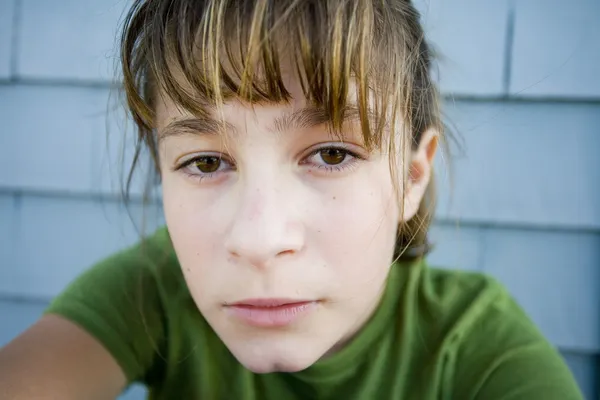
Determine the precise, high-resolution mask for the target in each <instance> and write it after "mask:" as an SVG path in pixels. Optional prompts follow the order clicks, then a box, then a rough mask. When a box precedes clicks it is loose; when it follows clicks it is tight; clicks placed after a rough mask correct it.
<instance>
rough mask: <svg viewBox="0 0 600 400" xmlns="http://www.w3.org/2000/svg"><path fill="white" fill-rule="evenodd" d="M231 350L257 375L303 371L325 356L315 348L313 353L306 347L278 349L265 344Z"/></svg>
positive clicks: (272, 345) (241, 362) (272, 344)
mask: <svg viewBox="0 0 600 400" xmlns="http://www.w3.org/2000/svg"><path fill="white" fill-rule="evenodd" d="M235 347H237V346H235ZM244 347H245V348H244ZM230 350H231V351H232V353H233V355H234V357H235V358H236V359H237V360H238V361H239V362H240V364H242V365H243V366H244V367H245V368H246V369H248V370H250V371H252V372H253V373H256V374H268V373H272V372H298V371H302V370H304V369H306V368H308V367H310V366H311V365H313V364H314V363H315V362H317V361H318V360H319V359H320V358H321V357H322V356H323V354H322V353H321V352H315V351H314V348H313V351H306V346H284V347H283V348H281V347H280V348H278V346H276V344H275V343H271V344H268V343H265V344H263V345H262V346H256V347H250V346H248V345H247V344H246V346H243V347H242V348H239V347H237V348H231V349H230Z"/></svg>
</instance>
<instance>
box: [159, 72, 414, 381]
mask: <svg viewBox="0 0 600 400" xmlns="http://www.w3.org/2000/svg"><path fill="white" fill-rule="evenodd" d="M287 85H288V86H287V87H288V90H290V92H291V94H292V96H293V99H294V100H293V101H291V102H290V103H289V104H284V105H253V106H251V105H248V104H242V103H239V102H235V101H233V102H230V103H227V104H226V105H225V107H224V108H223V110H222V114H221V116H222V117H223V118H224V120H225V122H226V123H225V124H224V125H223V124H221V125H219V124H218V123H216V122H215V121H216V120H218V118H216V117H217V115H216V114H213V117H214V120H215V121H209V120H207V121H203V120H198V119H195V118H193V117H192V115H191V114H189V113H186V112H184V111H181V110H180V109H179V108H178V107H176V106H175V105H174V103H172V102H170V101H169V100H164V99H163V100H162V101H160V102H159V103H158V104H157V118H158V120H157V121H158V134H159V137H160V139H159V140H160V163H161V170H162V187H163V200H164V210H165V216H166V221H167V226H168V228H169V232H170V235H171V239H172V241H173V244H174V247H175V251H176V253H177V256H178V259H179V262H180V264H181V267H182V270H183V274H184V276H185V279H186V282H187V285H188V287H189V290H190V293H191V295H192V297H193V298H194V301H195V303H196V304H197V306H198V308H199V310H200V311H201V313H202V315H203V316H204V318H205V319H206V320H207V321H208V323H209V324H210V325H211V326H212V328H213V329H214V330H215V332H216V333H217V334H218V335H219V337H220V338H221V339H222V340H223V342H224V343H225V344H226V345H227V347H228V348H229V349H230V351H231V352H232V353H233V355H234V356H235V357H236V358H237V359H238V360H239V361H240V362H241V363H242V364H243V365H245V366H246V367H247V368H248V369H250V370H252V371H254V372H259V373H264V372H272V371H298V370H302V369H304V368H306V367H308V366H310V365H311V364H312V363H314V362H315V361H317V360H318V359H320V358H321V357H323V356H325V355H327V354H328V353H331V352H334V351H335V350H336V349H337V348H338V347H339V346H341V345H343V344H344V343H345V342H346V341H347V340H349V339H350V338H351V337H352V336H353V334H354V333H356V331H357V330H358V329H360V328H361V326H362V325H363V324H364V323H365V321H366V320H367V319H368V318H369V317H370V315H371V314H372V312H373V311H374V309H375V308H376V307H377V304H378V302H379V300H380V297H381V294H382V290H383V288H384V286H385V279H386V276H387V274H388V270H389V268H390V263H391V261H392V254H393V249H394V242H395V237H396V230H397V227H398V224H399V222H401V221H400V220H399V215H400V213H399V207H398V202H397V197H396V191H395V190H396V189H395V186H394V184H393V182H392V179H391V174H390V170H389V159H388V157H387V156H385V155H384V154H383V152H372V153H369V152H367V150H366V149H365V147H364V146H363V144H362V140H361V135H360V131H359V128H358V127H359V125H358V122H356V121H355V122H353V121H347V123H346V127H345V129H344V132H343V135H344V138H343V141H340V140H339V139H338V138H336V137H334V136H333V135H332V134H331V133H330V132H329V130H328V129H327V125H326V124H325V122H326V121H325V120H324V119H323V118H322V116H321V114H320V113H319V112H318V110H314V109H311V108H310V107H309V105H308V104H307V102H306V101H305V99H304V96H303V95H302V91H301V88H300V86H299V85H297V84H294V82H293V81H291V82H287ZM159 97H160V96H159ZM163 97H166V96H163ZM219 129H224V132H225V133H218V132H217V131H218V130H219ZM399 176H402V174H399ZM396 184H397V185H399V184H401V183H400V182H396ZM407 216H408V215H407Z"/></svg>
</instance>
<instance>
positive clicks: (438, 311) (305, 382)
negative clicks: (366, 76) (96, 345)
mask: <svg viewBox="0 0 600 400" xmlns="http://www.w3.org/2000/svg"><path fill="white" fill-rule="evenodd" d="M47 313H56V314H60V315H62V316H64V317H66V318H68V319H70V320H72V321H74V322H76V323H77V324H79V325H81V326H82V327H83V328H84V329H86V330H87V331H88V332H90V333H91V334H92V335H94V336H95V337H96V338H97V339H98V340H99V341H100V342H101V343H103V345H104V346H105V347H106V349H107V350H108V351H109V352H110V353H111V354H112V355H113V356H114V358H115V359H116V360H117V361H118V362H119V364H120V365H121V367H122V368H123V370H124V372H125V374H126V376H127V378H128V380H129V381H130V382H134V381H138V382H143V383H145V384H146V385H147V386H148V387H149V391H150V398H151V399H208V400H212V399H241V400H251V399H272V400H282V399H286V400H293V399H485V400H496V399H512V400H517V399H527V400H531V399H544V400H552V399H560V400H566V399H581V398H582V395H581V394H580V392H579V390H578V388H577V386H576V383H575V381H574V379H573V377H572V375H571V373H570V371H569V370H568V368H567V367H566V365H565V364H564V362H563V360H562V358H561V357H560V355H559V353H558V352H557V351H556V350H555V349H554V348H553V347H552V346H551V345H550V344H549V343H548V342H547V341H546V340H545V339H544V337H543V336H542V335H541V334H540V332H539V331H538V329H537V328H536V327H535V326H534V324H533V323H532V322H531V321H530V320H529V318H528V317H527V316H526V315H525V313H524V312H523V311H522V310H521V308H520V307H519V306H518V305H517V304H516V303H515V301H514V300H513V299H512V298H511V296H510V295H509V294H508V293H507V291H506V290H505V289H504V288H503V287H502V286H501V285H500V284H499V283H498V282H496V281H495V280H494V279H492V278H489V277H486V276H484V275H481V274H476V273H468V272H453V271H445V270H436V269H432V268H429V267H427V266H426V265H425V263H414V264H412V265H402V264H396V265H394V267H393V268H392V271H391V273H390V276H389V278H388V285H387V288H386V292H385V295H384V298H383V299H382V302H381V305H380V307H379V308H378V310H377V311H376V313H375V315H374V316H373V317H372V319H371V320H370V321H369V322H368V323H367V325H366V326H365V327H364V329H363V330H362V331H361V332H359V334H358V335H357V336H356V338H355V339H354V340H353V341H351V342H350V343H349V344H348V345H347V346H346V347H345V348H344V349H342V350H341V351H339V352H338V353H336V354H334V355H333V356H331V357H330V358H327V359H325V360H322V361H319V362H317V363H316V364H315V365H313V366H311V367H310V368H308V369H306V370H304V371H301V372H299V373H293V374H283V373H275V374H265V375H257V374H253V373H251V372H249V371H248V370H246V369H244V368H243V367H242V366H241V365H240V364H239V363H238V362H237V361H236V359H235V358H234V357H233V356H232V355H231V353H230V352H229V351H228V350H227V348H226V347H225V346H224V344H223V343H222V342H221V341H220V340H219V338H218V337H217V335H216V334H215V332H214V331H213V330H212V329H211V328H210V327H209V325H208V324H207V322H206V321H205V320H204V319H203V318H202V315H201V314H200V313H199V311H198V309H197V308H196V306H195V304H194V302H193V300H192V298H191V296H190V294H189V292H188V291H187V288H186V286H185V282H184V280H183V276H182V274H181V271H180V269H179V264H178V262H177V258H176V256H175V254H174V251H173V248H172V245H171V242H170V239H169V236H168V233H167V231H166V229H164V228H163V229H161V230H159V231H158V232H157V233H156V234H155V235H153V236H152V237H151V238H149V239H148V240H147V241H144V242H143V244H140V245H138V246H135V247H133V248H131V249H128V250H126V251H124V252H121V253H118V254H116V255H114V256H112V257H110V258H108V259H107V260H104V261H103V262H101V263H99V264H98V265H96V266H94V267H93V268H91V269H90V270H89V271H87V272H86V273H84V274H83V275H82V276H81V277H79V278H78V279H77V280H75V281H74V282H73V283H72V284H71V285H70V286H69V287H68V288H67V289H66V290H65V291H64V292H63V293H62V294H61V295H60V296H58V297H57V298H56V299H55V300H54V301H53V303H52V304H51V305H50V307H49V308H48V310H47Z"/></svg>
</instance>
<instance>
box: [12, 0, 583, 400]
mask: <svg viewBox="0 0 600 400" xmlns="http://www.w3.org/2000/svg"><path fill="white" fill-rule="evenodd" d="M121 61H122V65H123V84H124V88H125V93H126V98H127V104H128V106H129V110H130V112H131V115H132V117H133V119H134V121H135V123H136V125H137V128H138V139H139V140H138V145H137V154H140V152H141V151H145V150H148V151H149V153H150V154H151V156H152V158H153V160H154V163H155V166H156V171H157V173H158V174H159V175H160V178H161V182H162V191H163V205H164V211H165V216H166V222H167V224H166V225H167V226H166V228H163V229H160V230H159V231H158V232H156V233H155V234H153V235H152V236H150V237H148V238H146V239H145V240H143V241H142V242H141V243H140V244H139V245H137V246H135V247H133V248H130V249H128V250H126V251H123V252H121V253H119V254H116V255H114V256H112V257H110V258H109V259H107V260H105V261H103V262H101V263H99V264H98V265H96V266H95V267H93V268H92V269H90V270H89V271H88V272H86V273H85V274H83V275H82V276H81V277H79V278H78V279H77V280H76V281H75V282H73V283H72V285H71V286H70V287H69V288H67V289H66V290H65V291H64V292H63V293H62V294H61V295H60V296H59V297H58V298H57V299H55V301H54V302H53V303H52V304H51V306H50V307H49V308H48V310H47V312H46V314H45V316H44V317H43V318H41V320H40V321H39V322H38V323H37V324H35V325H34V326H33V327H31V328H30V329H29V330H28V331H27V332H25V333H24V334H23V335H21V336H20V337H19V338H17V339H16V340H15V341H13V342H12V343H11V344H9V345H8V346H7V347H6V348H5V349H3V350H2V352H1V353H0V394H1V395H2V398H7V399H17V398H20V399H24V398H28V399H29V398H60V399H104V398H114V397H115V396H117V395H118V394H119V393H120V392H121V390H122V389H123V388H124V387H125V386H126V385H128V384H129V383H132V382H143V383H144V384H146V385H147V386H148V388H149V392H150V397H151V398H152V399H277V400H280V399H311V398H313V399H400V398H402V399H408V398H410V399H438V398H446V399H471V398H479V399H492V400H493V399H527V400H529V399H578V398H581V395H580V393H579V392H578V389H577V387H576V384H575V383H574V380H573V378H572V376H571V375H570V373H569V371H568V369H567V368H566V366H565V365H564V364H563V362H562V360H561V358H560V356H559V355H558V354H557V352H556V351H555V350H554V349H553V348H552V346H551V345H550V344H549V343H548V342H547V341H546V340H545V339H544V338H543V337H542V335H541V334H540V333H539V331H538V330H537V329H536V327H535V326H534V325H533V324H532V322H531V321H530V320H529V319H528V317H527V316H525V314H524V313H523V312H522V311H521V309H520V308H519V307H518V306H517V305H516V304H515V302H514V301H513V300H512V299H511V297H510V296H509V295H508V294H507V292H506V291H505V290H504V289H503V288H502V287H501V286H500V285H499V284H498V283H497V282H495V281H493V280H491V279H490V278H487V277H485V276H480V275H476V274H468V273H460V272H444V271H439V270H434V269H431V268H429V267H427V265H426V261H425V257H424V256H425V255H426V253H427V250H428V245H427V240H426V238H427V235H426V234H427V229H428V226H429V222H430V219H431V210H432V207H433V193H432V190H433V183H432V166H431V165H432V159H433V158H434V155H435V152H436V147H437V144H438V141H439V140H440V139H441V137H442V133H443V129H442V123H441V122H440V113H439V110H438V100H437V92H436V89H435V87H434V85H433V83H432V82H431V80H430V74H429V72H430V71H429V69H430V54H429V49H428V46H427V44H426V42H425V41H424V40H423V31H422V29H421V27H420V25H419V15H418V14H417V12H416V11H415V9H414V7H413V5H412V4H411V3H410V1H409V0H394V1H392V0H388V1H368V0H329V1H322V0H304V1H299V0H296V1H292V0H277V1H275V0H237V1H234V0H213V1H199V0H138V1H135V2H134V4H133V7H132V9H131V11H130V12H129V14H128V15H127V18H126V21H125V26H124V31H123V35H122V46H121ZM136 160H137V158H136ZM135 164H136V163H134V165H133V167H135Z"/></svg>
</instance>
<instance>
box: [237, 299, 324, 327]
mask: <svg viewBox="0 0 600 400" xmlns="http://www.w3.org/2000/svg"><path fill="white" fill-rule="evenodd" d="M316 308H317V302H315V301H310V302H305V303H293V304H284V305H281V306H276V307H257V306H249V305H243V304H242V305H232V306H228V307H227V309H228V310H229V311H230V312H231V313H232V314H233V315H234V316H235V317H237V318H239V319H241V320H242V321H244V322H245V323H247V324H248V325H252V326H256V327H260V328H275V327H282V326H286V325H290V324H291V323H293V322H294V321H296V320H298V319H300V318H302V317H303V316H305V315H306V314H308V313H310V312H311V311H313V310H315V309H316Z"/></svg>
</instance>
